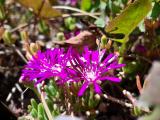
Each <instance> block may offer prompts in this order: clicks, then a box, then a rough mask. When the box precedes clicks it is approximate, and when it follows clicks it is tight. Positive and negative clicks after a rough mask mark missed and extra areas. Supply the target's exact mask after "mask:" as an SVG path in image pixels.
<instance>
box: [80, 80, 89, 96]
mask: <svg viewBox="0 0 160 120" xmlns="http://www.w3.org/2000/svg"><path fill="white" fill-rule="evenodd" d="M87 87H88V82H85V83H84V84H83V85H82V87H81V89H80V90H79V92H78V96H82V95H83V94H84V92H85V90H86V89H87Z"/></svg>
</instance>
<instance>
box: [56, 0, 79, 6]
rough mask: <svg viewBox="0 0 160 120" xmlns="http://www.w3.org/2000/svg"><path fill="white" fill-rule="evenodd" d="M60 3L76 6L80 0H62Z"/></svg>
mask: <svg viewBox="0 0 160 120" xmlns="http://www.w3.org/2000/svg"><path fill="white" fill-rule="evenodd" d="M59 2H60V4H65V5H71V6H75V5H76V4H77V3H78V0H60V1H59Z"/></svg>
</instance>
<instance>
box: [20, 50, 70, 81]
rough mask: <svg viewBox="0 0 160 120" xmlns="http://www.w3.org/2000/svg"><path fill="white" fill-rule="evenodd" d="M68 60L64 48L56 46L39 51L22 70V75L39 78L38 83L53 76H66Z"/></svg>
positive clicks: (32, 78)
mask: <svg viewBox="0 0 160 120" xmlns="http://www.w3.org/2000/svg"><path fill="white" fill-rule="evenodd" d="M67 60H68V59H67V54H64V49H60V48H54V49H53V50H51V49H48V50H46V51H45V52H41V51H38V52H37V54H36V56H33V57H32V59H31V60H30V61H29V62H28V64H27V65H26V66H25V68H24V69H23V70H22V77H23V79H25V78H27V79H29V80H31V81H33V80H35V79H37V81H36V84H38V83H40V82H42V81H43V80H45V79H47V78H51V77H53V76H61V77H65V75H66V74H64V73H65V68H64V67H66V63H67Z"/></svg>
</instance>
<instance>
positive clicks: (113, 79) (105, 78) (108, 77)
mask: <svg viewBox="0 0 160 120" xmlns="http://www.w3.org/2000/svg"><path fill="white" fill-rule="evenodd" d="M99 80H102V81H103V80H110V81H113V82H120V81H121V79H120V78H118V77H110V76H105V77H101V78H100V79H99Z"/></svg>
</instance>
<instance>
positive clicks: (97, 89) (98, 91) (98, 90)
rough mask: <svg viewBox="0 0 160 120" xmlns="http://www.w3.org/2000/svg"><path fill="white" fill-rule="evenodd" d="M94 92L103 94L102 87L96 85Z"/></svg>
mask: <svg viewBox="0 0 160 120" xmlns="http://www.w3.org/2000/svg"><path fill="white" fill-rule="evenodd" d="M94 90H95V92H96V93H98V94H100V93H102V91H101V87H100V86H99V85H98V84H97V83H94Z"/></svg>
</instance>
